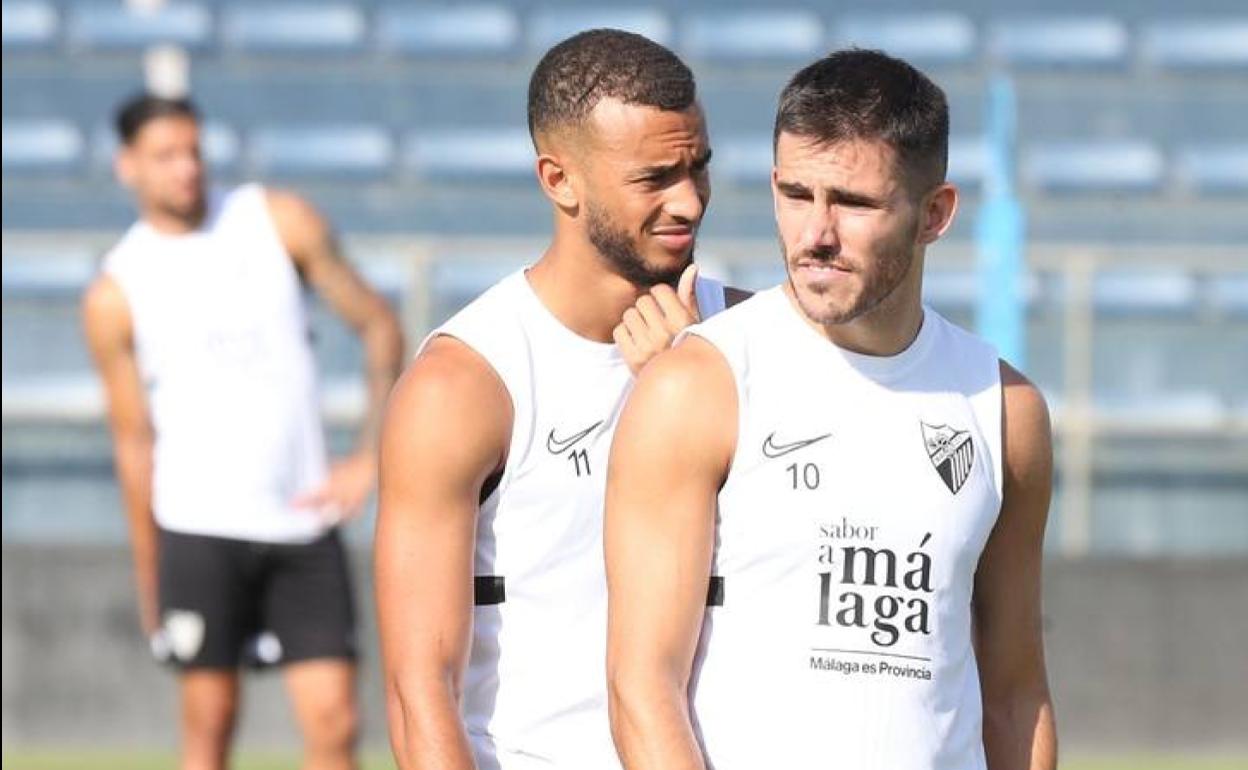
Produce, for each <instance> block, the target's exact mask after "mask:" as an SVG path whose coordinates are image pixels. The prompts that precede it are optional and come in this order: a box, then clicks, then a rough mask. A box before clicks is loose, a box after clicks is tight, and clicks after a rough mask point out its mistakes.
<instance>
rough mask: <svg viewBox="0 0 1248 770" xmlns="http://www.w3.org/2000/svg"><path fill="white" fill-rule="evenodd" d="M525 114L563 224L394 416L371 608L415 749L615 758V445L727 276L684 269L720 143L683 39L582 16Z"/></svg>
mask: <svg viewBox="0 0 1248 770" xmlns="http://www.w3.org/2000/svg"><path fill="white" fill-rule="evenodd" d="M528 114H529V127H530V131H531V134H532V137H533V141H534V145H535V147H536V150H537V154H538V158H537V162H536V171H537V177H538V181H539V183H540V185H541V189H542V192H543V193H544V194H545V195H546V197H547V198H548V199H549V200H550V203H551V207H552V211H553V215H554V237H553V240H552V242H551V244H550V246H549V247H548V248H547V250H546V252H545V253H544V254H543V255H542V256H541V258H540V259H539V260H537V262H536V263H535V264H534V265H533V266H532V267H530V268H527V269H525V270H522V271H518V272H516V273H515V274H513V275H511V276H510V277H508V278H505V279H504V280H503V281H501V282H500V283H498V284H497V285H495V286H494V287H493V288H491V289H489V290H488V291H486V292H485V293H484V294H483V295H482V296H481V297H480V298H478V299H477V300H475V301H474V302H473V303H472V304H470V305H469V306H468V307H467V308H465V309H464V310H463V311H462V312H460V313H459V314H458V315H456V316H455V317H453V318H452V319H451V320H450V321H448V322H447V323H446V324H445V325H444V326H442V327H441V328H440V329H437V330H435V332H434V333H433V334H432V335H431V336H430V338H429V339H428V340H427V341H426V343H425V344H424V346H423V348H422V350H421V352H420V354H419V356H418V357H417V358H416V360H415V362H414V363H413V364H412V365H411V366H410V367H409V369H408V370H407V372H406V373H405V374H404V375H403V378H402V379H401V380H400V382H399V385H398V386H397V387H396V389H395V392H394V395H393V396H392V399H391V404H390V407H389V412H388V415H387V417H386V425H385V430H384V435H383V437H382V468H381V493H380V506H381V507H380V519H379V524H378V529H377V545H376V563H377V592H378V594H377V595H378V611H379V616H380V621H381V640H382V649H383V658H384V663H385V676H386V689H387V695H388V708H389V717H390V734H391V744H392V746H393V748H394V753H395V756H396V758H397V759H398V762H399V765H400V767H402V768H404V770H412V769H413V768H417V767H420V768H470V767H473V766H474V762H475V766H476V767H480V768H483V769H487V768H503V769H504V770H516V769H521V768H539V767H540V768H551V767H558V768H568V769H569V770H584V769H587V768H606V767H612V766H616V765H617V764H618V762H617V760H616V758H615V753H614V750H613V748H612V744H611V737H610V733H609V730H608V722H607V714H606V699H605V686H604V678H603V658H604V655H605V649H606V647H605V645H606V594H605V591H606V586H605V578H604V575H603V564H602V540H601V534H602V500H603V485H604V480H605V477H606V467H605V463H606V454H607V448H608V446H609V444H610V440H611V435H612V432H613V430H614V427H615V421H616V417H617V415H618V414H619V409H620V406H621V404H622V402H623V399H624V394H625V392H626V391H627V390H628V388H629V387H630V385H631V382H632V372H633V371H635V370H637V369H639V368H640V367H641V366H642V365H643V364H644V363H645V361H646V360H648V359H649V358H650V357H651V356H652V355H654V354H655V353H656V352H658V351H659V350H662V349H664V348H666V347H667V346H668V345H669V344H670V342H671V340H672V339H673V337H674V335H675V334H676V333H677V332H679V331H680V330H681V329H683V328H684V327H685V326H687V325H688V324H690V323H692V322H694V321H696V320H697V319H698V317H699V313H700V314H701V315H710V314H711V313H713V312H715V311H717V310H719V309H721V308H722V307H723V306H724V303H725V297H726V291H729V292H730V291H731V290H725V289H724V287H722V286H720V285H718V284H715V283H713V282H708V281H704V280H702V279H701V278H697V277H696V273H695V269H694V268H693V266H692V261H693V249H694V240H695V237H696V236H697V231H698V226H699V224H700V222H701V220H702V215H703V213H704V212H705V210H706V205H707V201H708V199H709V197H710V186H709V181H708V173H707V164H708V162H709V160H710V156H711V151H710V148H709V146H708V141H707V134H706V126H705V122H704V119H703V113H702V109H701V108H700V106H699V105H698V103H697V101H696V93H695V85H694V79H693V75H692V73H691V72H690V71H689V69H688V67H686V66H685V65H684V63H682V62H681V61H680V60H679V59H678V58H677V57H676V56H675V55H674V54H673V53H672V52H671V51H669V50H667V49H666V48H664V47H662V46H660V45H658V44H656V43H653V42H651V41H650V40H647V39H646V38H644V37H641V36H638V35H634V34H630V33H625V32H619V31H614V30H593V31H589V32H584V33H581V34H578V35H576V36H574V37H572V38H569V39H568V40H565V41H563V42H562V43H560V44H558V45H556V46H555V47H554V48H552V49H551V50H550V51H549V52H547V54H546V55H545V56H544V57H543V58H542V60H541V62H540V63H539V64H538V65H537V67H536V69H535V71H534V73H533V76H532V79H531V80H530V85H529V102H528ZM467 213H471V212H467ZM695 296H696V297H697V299H696V300H695ZM732 296H733V298H735V296H736V294H735V293H734V294H733V295H732Z"/></svg>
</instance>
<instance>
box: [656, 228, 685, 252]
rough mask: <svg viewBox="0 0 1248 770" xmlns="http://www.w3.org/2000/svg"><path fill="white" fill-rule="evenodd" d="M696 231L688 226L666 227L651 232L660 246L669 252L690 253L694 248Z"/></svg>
mask: <svg viewBox="0 0 1248 770" xmlns="http://www.w3.org/2000/svg"><path fill="white" fill-rule="evenodd" d="M695 232H696V231H695V229H694V228H693V227H690V226H688V225H664V226H662V227H656V228H654V229H653V230H651V231H650V235H651V236H652V237H653V238H654V239H655V240H656V241H658V242H659V245H660V246H662V247H663V248H665V249H667V250H668V251H675V252H682V251H688V250H689V248H690V247H692V246H693V239H694V236H695Z"/></svg>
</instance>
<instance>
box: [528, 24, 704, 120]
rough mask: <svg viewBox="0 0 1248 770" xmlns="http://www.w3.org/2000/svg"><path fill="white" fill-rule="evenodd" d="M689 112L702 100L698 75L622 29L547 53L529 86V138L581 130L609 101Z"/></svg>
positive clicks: (592, 33) (583, 36)
mask: <svg viewBox="0 0 1248 770" xmlns="http://www.w3.org/2000/svg"><path fill="white" fill-rule="evenodd" d="M608 98H612V99H619V100H620V101H622V102H624V103H625V104H634V105H640V106H645V107H657V108H659V109H661V110H673V111H680V110H685V109H688V108H689V107H690V105H692V104H693V103H694V100H695V99H696V98H697V89H696V87H695V84H694V80H693V73H692V72H691V71H690V70H689V67H687V66H686V65H685V63H684V62H682V61H681V60H680V59H679V58H678V57H677V56H676V54H674V53H672V52H671V51H670V50H668V49H667V48H665V47H663V46H661V45H659V44H658V43H656V42H654V41H653V40H650V39H648V38H645V37H643V36H641V35H637V34H634V33H632V32H624V31H622V30H618V29H591V30H588V31H585V32H580V33H578V34H576V35H573V36H572V37H570V38H568V39H567V40H564V41H563V42H561V43H559V44H557V45H556V46H555V47H554V48H551V49H550V50H549V51H547V52H546V55H545V56H543V57H542V60H541V61H539V62H538V63H537V67H536V68H535V69H534V70H533V76H532V78H530V80H529V109H528V112H529V135H530V136H531V137H532V138H533V142H534V144H536V143H537V138H538V136H539V135H542V134H546V133H549V132H551V131H553V130H557V129H560V128H564V127H579V126H580V125H582V124H583V123H584V121H585V118H586V116H588V115H589V113H590V111H591V110H593V109H594V107H595V106H596V105H597V104H598V102H600V101H602V100H603V99H608Z"/></svg>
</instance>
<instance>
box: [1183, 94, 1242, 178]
mask: <svg viewBox="0 0 1248 770" xmlns="http://www.w3.org/2000/svg"><path fill="white" fill-rule="evenodd" d="M1245 110H1246V111H1248V107H1245ZM1245 128H1248V121H1246V122H1245ZM1175 165H1176V174H1177V175H1178V178H1179V180H1180V181H1181V182H1182V183H1183V184H1185V185H1186V186H1187V187H1189V188H1190V189H1192V190H1196V191H1197V192H1201V193H1245V192H1248V144H1216V145H1215V144H1209V145H1191V146H1188V147H1184V148H1182V149H1180V150H1179V151H1178V153H1177V155H1176V158H1175Z"/></svg>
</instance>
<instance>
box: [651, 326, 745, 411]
mask: <svg viewBox="0 0 1248 770" xmlns="http://www.w3.org/2000/svg"><path fill="white" fill-rule="evenodd" d="M636 390H645V391H647V392H653V393H654V394H655V395H656V396H658V397H660V398H662V399H663V400H664V401H669V400H670V402H671V403H684V402H686V401H688V402H698V401H700V400H702V399H707V400H711V401H719V400H721V399H722V398H724V397H725V396H727V397H732V398H734V399H735V385H734V384H733V380H732V371H731V370H730V369H729V368H728V361H727V360H726V359H725V358H724V356H723V354H722V353H720V352H719V350H718V349H716V347H715V346H714V345H712V344H711V343H709V342H707V341H706V340H705V339H703V338H701V337H699V336H697V335H696V334H690V335H689V336H687V337H685V338H684V339H683V340H681V342H680V343H679V344H678V345H676V346H675V347H672V348H670V349H668V350H665V351H663V352H662V353H660V354H659V355H657V356H655V357H654V358H653V359H652V360H651V361H650V362H649V363H647V364H646V366H645V368H644V369H642V370H641V374H640V375H638V378H637V385H636Z"/></svg>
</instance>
